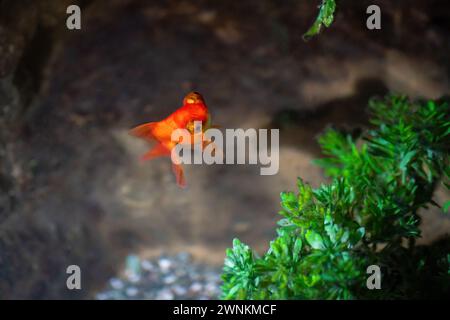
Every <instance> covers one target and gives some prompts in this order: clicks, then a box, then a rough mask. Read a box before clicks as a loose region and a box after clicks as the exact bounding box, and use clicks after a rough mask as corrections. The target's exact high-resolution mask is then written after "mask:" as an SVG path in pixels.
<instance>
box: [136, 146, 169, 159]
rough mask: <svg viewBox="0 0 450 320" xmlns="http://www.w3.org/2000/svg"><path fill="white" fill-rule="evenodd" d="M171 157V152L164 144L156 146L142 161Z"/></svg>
mask: <svg viewBox="0 0 450 320" xmlns="http://www.w3.org/2000/svg"><path fill="white" fill-rule="evenodd" d="M165 156H170V150H169V149H167V148H166V147H164V146H163V145H162V144H157V145H155V146H154V147H153V148H152V149H151V150H150V151H148V152H147V153H145V154H144V155H143V156H142V157H141V160H143V161H145V160H151V159H154V158H157V157H165Z"/></svg>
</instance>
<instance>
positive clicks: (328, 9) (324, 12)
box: [303, 0, 336, 40]
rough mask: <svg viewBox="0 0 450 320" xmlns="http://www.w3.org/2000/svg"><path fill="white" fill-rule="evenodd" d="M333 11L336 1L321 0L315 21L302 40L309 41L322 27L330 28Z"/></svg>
mask: <svg viewBox="0 0 450 320" xmlns="http://www.w3.org/2000/svg"><path fill="white" fill-rule="evenodd" d="M335 11H336V0H322V3H321V4H320V6H319V13H318V15H317V17H316V20H315V21H314V23H313V24H312V26H311V27H310V28H309V29H308V31H306V33H305V34H304V35H303V39H304V40H309V39H310V38H312V37H314V36H316V35H318V34H319V33H320V31H321V30H322V28H323V27H327V28H328V27H330V26H331V24H332V23H333V20H334V12H335Z"/></svg>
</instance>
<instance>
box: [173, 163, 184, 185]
mask: <svg viewBox="0 0 450 320" xmlns="http://www.w3.org/2000/svg"><path fill="white" fill-rule="evenodd" d="M172 170H173V173H174V174H175V178H176V179H177V185H178V186H179V187H181V188H185V187H186V179H185V178H184V170H183V167H182V166H181V165H179V164H172Z"/></svg>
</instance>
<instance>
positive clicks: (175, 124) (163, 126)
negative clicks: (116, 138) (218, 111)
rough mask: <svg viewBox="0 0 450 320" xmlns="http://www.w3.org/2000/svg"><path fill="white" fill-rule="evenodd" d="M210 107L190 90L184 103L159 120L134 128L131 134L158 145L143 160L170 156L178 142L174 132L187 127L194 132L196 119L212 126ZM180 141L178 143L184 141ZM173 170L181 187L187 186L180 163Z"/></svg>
mask: <svg viewBox="0 0 450 320" xmlns="http://www.w3.org/2000/svg"><path fill="white" fill-rule="evenodd" d="M210 118H211V117H210V115H209V112H208V107H207V106H206V104H205V101H204V99H203V97H202V96H201V94H199V93H198V92H190V93H188V94H187V95H186V96H185V98H184V99H183V105H182V106H181V107H180V108H179V109H178V110H176V111H175V112H173V113H172V114H171V115H169V116H168V117H167V118H165V119H163V120H161V121H158V122H149V123H145V124H142V125H140V126H137V127H135V128H133V129H132V130H131V131H130V134H131V135H133V136H136V137H139V138H142V139H145V140H147V141H156V145H155V146H154V147H153V148H152V149H150V151H148V152H147V153H145V154H144V155H143V156H142V159H143V160H150V159H154V158H157V157H161V156H168V157H170V155H171V151H172V149H173V148H174V147H175V146H176V145H177V142H175V141H172V139H171V136H172V132H173V131H174V130H176V129H187V130H188V131H189V132H190V133H191V134H194V121H201V122H202V125H203V128H205V129H207V128H209V127H210V124H211V119H210ZM182 142H183V141H180V142H178V143H182ZM172 170H173V172H174V174H175V177H176V179H177V184H178V185H179V186H180V187H185V186H186V181H185V178H184V172H183V168H182V167H181V165H179V164H174V163H173V164H172Z"/></svg>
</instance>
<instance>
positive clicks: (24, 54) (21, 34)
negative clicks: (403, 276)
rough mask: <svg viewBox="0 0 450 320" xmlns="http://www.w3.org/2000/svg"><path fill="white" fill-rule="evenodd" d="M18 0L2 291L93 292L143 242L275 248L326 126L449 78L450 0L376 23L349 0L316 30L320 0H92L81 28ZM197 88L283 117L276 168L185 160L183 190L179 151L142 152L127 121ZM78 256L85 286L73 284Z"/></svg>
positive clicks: (355, 119) (4, 135) (11, 28)
mask: <svg viewBox="0 0 450 320" xmlns="http://www.w3.org/2000/svg"><path fill="white" fill-rule="evenodd" d="M13 3H15V2H14V1H5V0H3V1H0V8H2V9H4V8H7V9H8V10H1V11H0V12H1V14H0V17H2V18H3V19H2V20H0V21H1V22H2V23H0V54H1V56H0V57H1V58H0V77H1V79H0V81H1V82H0V84H1V87H0V106H1V112H2V114H1V117H0V121H1V122H0V142H1V147H0V148H1V150H0V151H1V153H0V159H1V168H0V170H1V171H0V172H1V176H0V178H1V180H0V182H1V183H0V187H1V188H2V195H1V197H0V202H1V203H0V208H1V211H0V298H17V297H18V298H56V297H62V298H74V297H82V296H84V297H87V296H88V294H89V292H90V291H91V289H93V288H95V287H97V286H98V285H101V284H102V281H103V279H106V277H107V276H109V275H111V274H112V273H113V272H114V271H115V270H117V269H118V268H119V264H118V261H121V259H122V257H123V256H124V255H125V254H126V253H128V252H131V251H134V252H137V251H141V252H143V253H144V254H148V255H154V254H158V253H159V252H162V251H165V252H176V251H179V250H184V251H189V252H191V253H193V254H194V256H195V257H196V258H197V259H199V260H203V261H207V262H208V263H212V264H217V265H220V264H221V263H222V260H223V258H224V254H225V248H226V247H229V246H230V245H231V241H232V239H233V238H234V237H238V238H240V239H241V240H242V241H244V242H246V243H248V244H251V245H252V247H255V248H256V249H257V250H258V251H259V252H263V251H264V250H265V249H266V247H267V245H268V241H269V240H270V239H272V238H273V236H274V232H275V222H276V221H277V220H278V216H277V212H278V210H279V206H278V203H279V199H278V197H279V192H280V191H284V190H294V189H295V181H296V177H297V176H301V177H302V178H303V179H304V180H306V181H308V182H310V183H311V184H312V185H314V186H317V185H318V184H319V183H320V182H323V181H325V179H324V177H323V176H322V173H321V171H320V170H319V169H318V168H316V167H314V166H313V165H312V164H311V160H312V159H313V158H316V157H318V156H320V154H319V151H318V148H317V144H316V142H315V138H316V136H317V135H318V134H319V133H320V132H321V131H322V130H323V128H325V127H326V126H327V125H329V124H335V125H345V126H348V127H354V126H361V125H364V124H365V123H366V118H367V116H366V114H365V110H364V107H365V103H366V102H367V99H368V98H369V97H371V96H372V95H382V94H384V93H386V92H388V91H396V92H402V93H405V94H408V95H411V96H413V97H426V98H437V97H439V96H441V95H443V94H446V93H447V94H448V93H449V92H450V90H449V64H448V63H449V61H448V56H449V52H450V50H449V43H450V41H449V40H450V32H449V24H448V22H447V21H448V14H449V12H450V11H449V10H447V11H445V10H444V8H448V3H447V2H446V1H429V2H425V1H414V3H416V4H415V5H412V4H411V3H412V1H409V2H408V5H406V3H405V2H403V5H400V4H398V5H393V4H392V2H391V1H377V3H379V4H380V6H381V7H382V10H383V22H382V24H383V29H382V30H381V31H374V32H370V31H368V30H367V29H366V28H365V8H366V7H367V5H368V4H369V2H367V1H358V2H357V3H356V4H355V2H354V1H342V4H340V5H339V13H338V15H337V17H336V21H335V23H334V24H333V26H332V27H331V28H330V29H328V30H326V31H325V32H324V33H323V34H321V35H320V36H319V37H317V38H315V39H313V40H311V41H310V42H308V43H305V42H303V41H302V39H301V35H302V32H304V31H305V30H306V29H307V27H308V25H309V24H310V23H311V22H312V21H313V19H314V15H315V14H316V12H315V10H316V6H315V5H314V3H311V1H287V2H286V3H285V4H284V5H283V6H279V5H278V2H275V1H268V0H267V1H240V2H231V1H230V2H228V1H216V2H207V1H195V2H193V1H192V2H190V1H161V2H147V1H131V0H130V1H118V0H116V1H85V2H84V4H85V5H86V6H85V7H83V11H82V12H83V16H82V30H81V31H67V30H66V29H65V22H64V19H65V6H66V4H65V2H64V1H63V2H59V3H58V4H57V5H56V4H54V2H52V1H44V0H42V1H36V2H27V4H23V5H17V4H14V5H15V6H17V7H14V6H12V4H13ZM24 3H25V2H24ZM399 3H402V1H399ZM22 6H23V7H22ZM53 6H54V8H53V9H48V8H51V7H53ZM405 8H407V9H405ZM25 9H26V10H25ZM61 14H62V20H61ZM12 16H13V17H16V16H17V17H23V19H24V20H21V19H15V18H14V19H11V17H12ZM8 17H9V18H8ZM20 21H25V22H23V25H22V24H21V23H19V22H20ZM11 46H12V47H13V49H11ZM192 89H195V90H197V91H199V92H201V93H202V94H203V95H204V97H205V99H206V102H207V104H208V106H209V108H210V111H211V113H212V116H213V121H214V123H217V124H220V125H221V126H222V127H223V128H250V127H254V128H266V127H271V126H272V127H273V126H274V125H276V126H279V127H281V129H282V130H281V140H280V143H281V148H280V172H279V173H278V174H277V175H275V176H260V175H259V167H258V166H242V165H224V166H189V167H186V175H187V182H188V188H187V189H185V190H181V189H179V188H178V187H177V186H176V184H175V180H174V177H173V175H172V172H171V170H170V161H169V160H168V159H158V160H154V161H151V162H146V163H144V164H142V163H140V162H139V161H138V158H139V156H140V155H141V154H142V153H144V152H145V151H146V150H147V148H148V146H146V145H145V144H144V143H141V142H140V141H137V140H136V139H133V138H132V137H130V136H128V134H127V131H128V130H129V128H131V127H133V126H135V125H137V124H140V123H143V122H147V121H155V120H159V119H161V118H162V117H165V116H166V115H167V114H169V113H171V112H172V111H173V110H175V109H176V108H177V107H179V106H180V103H181V100H182V97H183V95H184V94H185V93H186V92H187V91H189V90H192ZM286 112H287V113H286ZM292 112H294V113H293V114H295V115H296V117H297V118H295V119H296V121H295V122H294V123H289V121H288V123H284V122H281V123H280V122H277V121H275V120H274V119H276V117H277V115H280V114H291V113H292ZM288 120H289V119H288ZM446 198H447V199H448V194H445V193H444V192H443V191H439V192H438V202H442V200H443V199H446ZM439 200H441V201H439ZM424 222H425V225H424V227H423V235H424V239H423V241H425V242H429V241H431V240H433V239H435V238H436V237H438V236H439V235H442V234H443V233H446V232H447V233H448V231H449V230H450V221H449V219H448V217H443V216H442V215H441V214H439V213H438V212H436V211H432V210H431V211H430V212H427V213H426V214H425V215H424ZM69 264H78V265H80V266H81V267H82V269H83V275H85V276H86V278H84V279H83V283H86V284H87V286H86V288H85V290H83V292H81V293H74V292H69V291H68V290H66V289H65V279H66V274H65V267H66V266H67V265H69ZM77 294H78V295H77Z"/></svg>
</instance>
